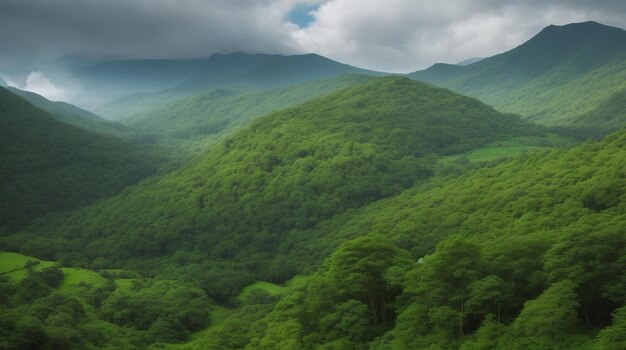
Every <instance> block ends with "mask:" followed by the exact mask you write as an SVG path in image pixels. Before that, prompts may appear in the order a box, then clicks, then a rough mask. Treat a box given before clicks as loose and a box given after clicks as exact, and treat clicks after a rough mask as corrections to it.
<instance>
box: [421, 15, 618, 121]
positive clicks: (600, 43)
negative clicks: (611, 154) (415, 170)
mask: <svg viewBox="0 0 626 350" xmlns="http://www.w3.org/2000/svg"><path fill="white" fill-rule="evenodd" d="M625 74H626V31H624V30H623V29H620V28H615V27H609V26H605V25H602V24H599V23H596V22H584V23H573V24H568V25H564V26H548V27H546V28H545V29H543V30H542V31H541V32H540V33H539V34H537V35H536V36H535V37H533V38H531V39H530V40H528V41H527V42H525V43H524V44H522V45H520V46H518V47H516V48H514V49H512V50H510V51H507V52H504V53H502V54H499V55H495V56H493V57H489V58H485V59H482V60H480V61H478V62H476V63H473V64H470V65H467V66H458V65H446V64H436V65H434V66H432V67H430V68H428V69H426V70H423V71H417V72H414V73H412V74H410V76H411V77H412V78H414V79H417V80H421V81H426V82H429V83H432V84H435V85H439V86H444V87H447V88H450V89H452V90H454V91H456V92H459V93H462V94H466V95H469V96H475V97H477V98H479V99H480V100H482V101H485V102H486V103H489V104H492V105H493V106H494V107H495V108H497V109H498V110H501V111H505V112H510V113H517V114H520V115H522V116H523V117H526V118H527V119H529V120H532V121H536V122H538V123H540V124H545V125H575V126H579V127H588V128H592V129H600V130H607V129H609V130H615V129H618V128H620V127H621V126H622V125H624V122H625V121H626V119H625V118H626V117H625V115H624V112H623V111H624V109H623V106H624V104H623V100H624V99H623V95H624V91H626V85H625V84H626V83H625V82H626V76H625ZM607 110H610V111H615V112H617V113H610V112H608V111H607Z"/></svg>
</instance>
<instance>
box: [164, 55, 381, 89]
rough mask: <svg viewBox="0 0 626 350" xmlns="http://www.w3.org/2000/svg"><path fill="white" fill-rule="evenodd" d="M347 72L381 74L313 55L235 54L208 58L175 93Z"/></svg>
mask: <svg viewBox="0 0 626 350" xmlns="http://www.w3.org/2000/svg"><path fill="white" fill-rule="evenodd" d="M346 73H356V74H375V75H380V74H381V73H379V72H374V71H368V70H364V69H360V68H356V67H353V66H349V65H347V64H342V63H339V62H336V61H333V60H331V59H328V58H326V57H322V56H319V55H316V54H307V55H293V56H283V55H268V54H245V53H241V52H237V53H232V54H227V55H222V54H214V55H213V56H211V57H209V58H208V59H207V60H205V61H204V62H203V63H202V64H201V65H200V67H199V69H198V70H197V71H196V72H195V73H194V74H193V75H192V76H191V77H190V78H189V79H187V80H185V81H184V82H183V83H181V84H180V85H179V86H177V87H176V90H203V89H207V88H211V87H216V86H225V85H243V86H254V87H276V86H281V85H289V84H297V83H303V82H307V81H312V80H318V79H322V78H328V77H333V76H337V75H341V74H346Z"/></svg>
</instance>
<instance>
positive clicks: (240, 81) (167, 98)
mask: <svg viewBox="0 0 626 350" xmlns="http://www.w3.org/2000/svg"><path fill="white" fill-rule="evenodd" d="M193 62H194V65H195V66H194V67H195V69H194V70H193V72H191V73H190V74H188V77H187V78H186V79H184V81H182V82H180V83H177V84H172V85H170V86H167V87H162V88H161V89H157V90H159V91H154V90H153V91H152V92H149V91H146V89H143V90H139V89H134V90H133V91H132V92H131V91H129V92H128V93H125V94H119V91H116V92H115V93H116V96H115V98H109V100H108V102H106V103H104V104H99V105H97V106H95V107H94V109H93V110H94V111H96V112H97V113H98V114H99V115H102V116H104V117H106V118H110V119H114V120H119V119H124V118H126V117H129V116H130V115H133V114H136V113H143V112H146V113H147V112H151V111H153V110H155V109H159V108H161V107H162V106H164V105H167V104H169V103H173V102H175V101H177V100H178V99H181V98H184V97H186V96H191V95H195V94H198V93H201V92H203V91H205V90H212V89H219V88H228V89H237V90H241V91H246V90H248V91H249V92H250V91H252V90H261V89H267V88H276V87H279V86H286V85H293V84H300V83H305V82H312V81H315V80H319V79H324V78H331V77H337V76H339V75H343V74H366V75H381V74H383V73H379V72H374V71H368V70H364V69H359V68H356V67H352V66H349V65H346V64H342V63H339V62H335V61H333V60H330V59H328V58H325V57H322V56H319V55H315V54H308V55H293V56H283V55H268V54H245V53H241V52H237V53H231V54H214V55H212V56H211V57H209V58H207V59H204V60H200V62H196V61H193ZM131 77H132V75H131ZM114 82H115V81H114ZM121 82H122V83H123V82H124V80H123V79H122V80H121ZM115 83H116V84H117V82H115ZM130 86H133V84H130ZM95 89H96V91H97V89H98V87H97V86H96V87H95ZM124 89H125V87H124V86H120V87H119V89H118V90H124Z"/></svg>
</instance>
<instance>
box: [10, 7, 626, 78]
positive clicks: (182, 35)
mask: <svg viewBox="0 0 626 350" xmlns="http://www.w3.org/2000/svg"><path fill="white" fill-rule="evenodd" d="M303 2H305V3H322V2H323V4H322V5H321V6H320V7H319V8H318V9H317V10H316V11H314V12H313V15H314V18H315V21H314V22H313V23H311V25H310V26H308V27H307V28H299V27H297V26H296V25H294V24H291V23H288V22H287V20H286V18H287V15H288V13H289V12H290V11H291V10H292V9H293V8H294V6H295V5H296V3H303ZM586 20H596V21H599V22H602V23H606V24H610V25H615V26H619V27H622V28H624V27H626V2H625V1H622V0H614V1H613V0H607V1H600V0H595V1H594V0H587V1H585V0H571V1H567V0H545V1H544V0H527V1H514V0H503V1H496V0H455V1H442V0H367V1H365V0H327V1H323V0H303V1H298V0H237V1H229V0H107V1H100V0H27V1H25V0H0V48H1V52H2V54H1V55H0V72H2V71H5V72H6V71H10V70H16V69H27V68H32V69H36V68H38V67H39V66H40V65H41V64H42V62H46V61H49V60H52V59H55V58H57V57H61V56H65V55H87V56H92V57H106V58H183V57H204V56H208V55H210V54H212V53H214V52H231V51H246V52H276V53H285V54H290V53H301V52H316V53H319V54H322V55H325V56H328V57H330V58H333V59H337V60H340V61H343V62H346V63H350V64H353V65H357V66H361V67H364V68H373V69H379V70H388V71H401V72H405V71H411V70H415V69H418V68H425V67H427V66H429V65H430V64H432V63H434V62H439V61H445V62H456V61H460V60H463V59H465V58H468V57H473V56H488V55H493V54H495V53H498V52H502V51H504V50H507V49H510V48H512V47H514V46H516V45H518V44H520V43H522V42H523V41H524V40H526V39H528V38H529V37H530V36H532V35H533V34H535V33H537V32H538V31H539V30H541V28H543V27H545V26H546V25H548V24H565V23H569V22H577V21H586Z"/></svg>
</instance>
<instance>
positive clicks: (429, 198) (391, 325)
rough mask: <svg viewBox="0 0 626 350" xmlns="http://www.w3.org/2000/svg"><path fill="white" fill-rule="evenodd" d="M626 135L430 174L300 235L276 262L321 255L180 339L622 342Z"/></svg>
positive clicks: (451, 344)
mask: <svg viewBox="0 0 626 350" xmlns="http://www.w3.org/2000/svg"><path fill="white" fill-rule="evenodd" d="M624 145H626V129H622V130H621V131H619V132H617V133H614V134H612V135H609V136H608V137H606V138H605V139H604V140H602V141H600V142H588V143H585V144H583V145H581V146H579V147H574V148H572V149H570V150H560V151H552V152H545V153H538V154H534V155H528V156H522V157H518V158H516V159H513V160H510V161H508V162H504V163H501V164H499V165H497V166H495V167H488V168H484V169H479V170H477V171H474V172H470V173H467V174H465V175H462V176H460V177H458V178H451V179H442V178H439V179H434V181H432V182H430V183H429V182H426V183H422V184H418V185H417V186H415V187H413V188H411V189H409V190H407V191H405V192H403V193H402V194H400V195H398V196H395V197H392V198H389V199H384V200H381V201H378V202H375V203H373V204H371V205H369V206H366V207H364V208H363V209H359V210H356V211H352V212H347V213H346V214H344V215H341V216H337V217H335V218H334V219H332V220H330V221H327V222H325V223H323V224H321V225H319V226H318V227H317V228H316V229H315V230H313V231H309V232H304V233H303V232H299V233H295V234H294V235H293V236H290V237H288V238H287V239H285V240H284V241H283V242H282V243H283V244H282V246H281V247H279V249H278V251H277V260H278V261H280V262H282V263H284V262H290V263H297V262H299V261H300V262H302V261H307V260H308V261H310V259H311V258H310V256H311V255H318V254H319V255H320V256H321V257H322V258H325V261H324V263H323V264H321V266H320V267H319V268H318V269H317V270H316V271H315V272H314V273H312V274H310V275H309V276H308V277H302V276H301V277H299V278H298V283H297V285H296V286H295V287H292V288H290V289H289V290H287V291H285V292H284V293H283V294H282V295H281V298H280V300H279V301H278V302H277V303H276V304H275V305H274V306H273V307H272V311H271V312H268V310H267V308H264V305H262V304H260V303H259V304H258V305H256V306H248V307H243V308H240V309H238V310H235V312H233V313H232V314H231V316H230V317H229V318H228V319H227V320H226V321H224V322H223V323H222V324H221V327H222V329H225V330H228V331H223V330H214V331H210V332H207V333H204V334H203V337H202V338H198V339H196V340H195V341H193V342H191V343H189V344H188V345H187V346H183V347H180V348H182V349H195V348H201V347H202V346H204V347H206V346H207V344H210V345H211V348H216V349H217V348H222V349H235V348H243V347H246V349H248V348H249V349H266V348H287V347H289V346H291V347H293V348H317V347H318V346H319V347H321V348H346V349H353V348H377V349H422V348H446V349H447V348H461V349H484V348H488V349H557V348H567V349H591V348H593V349H596V348H597V349H617V348H620V346H621V344H623V343H622V342H623V337H621V336H619V334H620V331H621V330H623V329H624V327H625V326H626V323H625V322H624V321H625V319H624V317H623V315H624V310H625V307H624V305H625V304H624V302H625V299H624V293H623V291H624V290H625V289H624V288H626V284H625V281H626V280H625V279H624V277H625V275H624V269H623V266H624V263H626V261H625V260H624V259H625V257H626V248H625V247H626V236H624V229H625V228H626V226H625V224H624V223H625V222H626V216H625V215H626V214H625V213H626V207H625V204H626V181H624V179H625V178H626V173H625V172H624V167H623V163H624V159H626V148H625V147H624ZM611 315H613V320H612V317H611ZM611 324H613V325H612V326H611ZM609 326H611V327H609ZM237 329H241V330H245V331H234V330H237Z"/></svg>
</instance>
